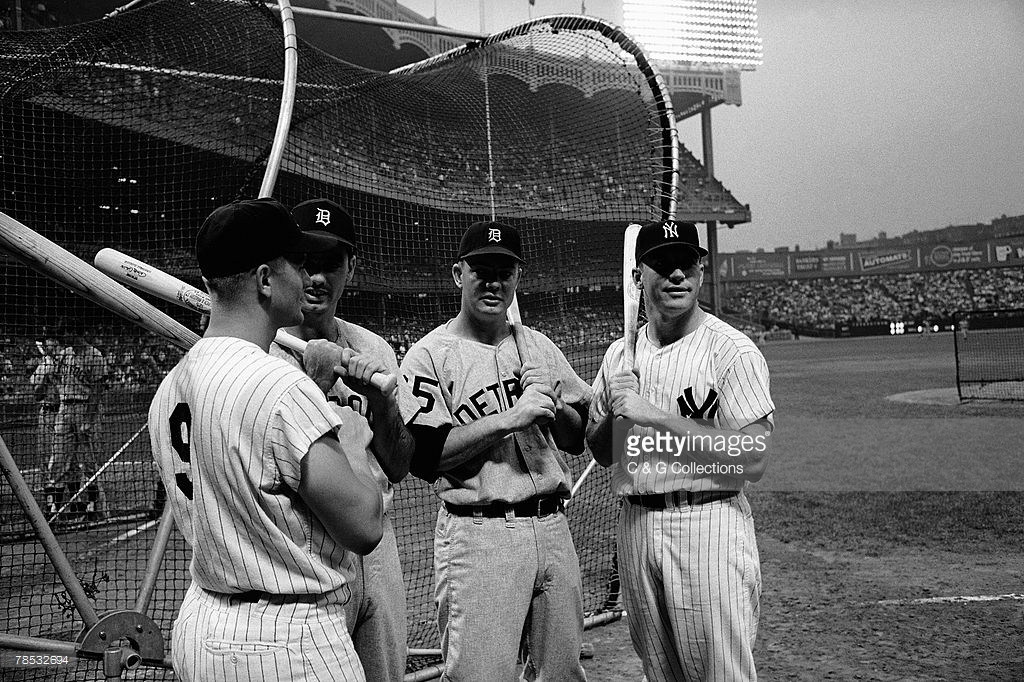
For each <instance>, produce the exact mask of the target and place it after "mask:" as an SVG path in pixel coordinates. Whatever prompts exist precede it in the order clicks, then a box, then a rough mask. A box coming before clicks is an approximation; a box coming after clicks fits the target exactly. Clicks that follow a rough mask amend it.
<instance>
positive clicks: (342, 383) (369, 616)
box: [270, 199, 419, 682]
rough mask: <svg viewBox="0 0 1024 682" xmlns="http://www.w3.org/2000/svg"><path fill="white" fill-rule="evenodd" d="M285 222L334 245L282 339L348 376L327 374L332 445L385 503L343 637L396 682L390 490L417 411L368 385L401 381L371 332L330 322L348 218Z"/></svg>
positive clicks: (397, 605) (401, 470)
mask: <svg viewBox="0 0 1024 682" xmlns="http://www.w3.org/2000/svg"><path fill="white" fill-rule="evenodd" d="M292 217H294V218H295V221H296V222H297V223H298V225H299V227H300V228H301V229H302V230H304V231H306V232H308V233H311V234H316V235H321V236H323V237H325V238H327V239H330V240H332V242H333V247H332V248H331V249H329V250H326V251H322V252H320V253H317V254H315V255H313V254H310V255H307V257H306V271H307V272H308V273H309V278H310V283H309V286H307V287H306V291H305V299H304V301H303V303H302V323H301V324H299V325H298V326H295V327H289V328H288V331H289V332H291V333H292V334H294V335H295V336H298V337H299V338H301V339H304V340H306V341H310V342H313V341H316V340H318V339H323V340H325V341H326V342H328V343H313V344H312V346H311V347H307V350H306V356H307V358H308V359H309V361H310V364H311V365H315V366H328V367H330V366H336V365H344V366H345V367H346V368H347V370H346V373H345V374H346V376H345V379H344V380H341V379H336V377H335V376H334V375H331V374H325V376H326V377H327V380H328V382H329V383H328V384H326V385H324V386H321V388H324V389H325V390H326V392H327V399H328V400H329V401H331V402H332V403H334V404H335V410H336V411H337V412H338V413H339V414H340V415H341V420H342V424H341V427H340V428H339V431H338V437H339V439H341V440H342V441H343V442H345V443H351V444H352V446H353V447H352V451H353V452H358V454H359V457H360V461H358V462H353V463H352V466H353V468H360V467H368V468H369V471H370V473H371V475H372V476H373V479H374V480H375V481H376V482H377V484H378V485H379V486H380V489H381V493H382V494H383V496H384V536H383V538H381V541H380V544H379V545H377V548H376V549H375V550H373V552H371V553H370V554H367V555H366V556H365V557H359V556H356V557H354V559H355V576H354V578H353V580H352V582H351V583H350V585H351V589H352V599H350V600H349V603H348V606H347V613H348V623H349V630H350V632H351V633H352V641H353V642H354V643H355V648H356V653H357V654H358V655H359V660H360V662H362V664H363V670H365V671H366V678H367V679H368V680H375V681H376V680H380V681H381V682H392V681H399V680H402V679H403V678H404V677H405V660H406V634H407V632H406V631H407V624H406V604H405V582H404V580H403V579H402V565H401V562H400V561H399V558H398V542H397V540H396V538H395V529H394V525H393V524H392V522H391V516H390V514H389V511H390V510H391V504H392V500H393V499H394V495H395V493H394V488H393V484H396V483H399V482H400V481H401V480H402V479H403V478H405V476H406V474H407V473H409V461H410V460H411V458H412V453H413V449H414V447H415V442H414V441H413V438H412V435H411V434H410V433H409V431H408V429H406V427H405V422H404V421H403V419H402V409H401V408H402V407H404V408H405V411H406V412H407V413H408V414H410V415H411V414H412V413H413V412H415V411H416V409H417V408H418V407H419V405H418V403H417V401H416V399H415V398H413V397H412V394H411V393H410V392H409V387H408V385H407V384H406V383H405V382H399V385H398V387H397V388H396V389H395V390H394V391H392V392H391V393H390V394H386V395H385V394H383V393H381V392H380V391H379V390H377V389H376V388H374V387H373V386H372V385H371V384H370V383H369V381H368V380H369V377H370V376H372V375H373V373H374V372H383V373H386V374H398V360H397V359H396V358H395V351H394V350H393V349H392V348H391V345H390V344H388V342H387V341H385V340H384V339H382V338H381V337H380V336H378V335H377V334H374V333H373V332H371V331H370V330H368V329H365V328H363V327H361V326H359V325H357V324H354V323H352V322H349V321H347V320H343V319H341V318H339V317H335V315H336V314H337V313H338V312H339V311H338V302H339V301H340V300H341V297H342V294H344V293H345V287H346V286H347V285H348V283H349V282H351V281H352V275H353V274H354V273H355V269H356V234H355V224H354V223H353V221H352V217H351V216H350V215H349V214H348V212H347V211H346V210H345V209H343V208H342V207H341V206H339V205H338V204H336V203H334V202H333V201H330V200H328V199H312V200H310V201H305V202H303V203H301V204H299V205H298V206H296V207H295V208H294V209H292ZM270 353H271V355H276V356H277V357H281V358H284V359H286V360H288V361H289V362H291V363H292V364H294V365H296V366H298V367H300V368H302V367H304V364H303V359H302V356H300V355H298V354H296V353H295V352H294V351H291V350H288V349H287V348H284V347H283V346H280V345H278V344H276V343H275V344H274V345H273V346H272V347H271V350H270Z"/></svg>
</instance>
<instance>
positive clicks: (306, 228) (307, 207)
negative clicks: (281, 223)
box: [292, 199, 356, 253]
mask: <svg viewBox="0 0 1024 682" xmlns="http://www.w3.org/2000/svg"><path fill="white" fill-rule="evenodd" d="M292 217H293V218H295V222H296V223H298V225H299V229H301V230H302V231H303V232H306V233H309V234H316V235H320V236H323V237H327V238H329V239H331V240H332V241H333V243H334V245H335V246H345V247H347V248H348V249H349V251H350V252H351V253H355V252H356V225H355V222H354V221H353V220H352V216H351V215H349V212H348V211H346V210H345V209H344V208H342V207H341V206H339V205H338V204H336V203H334V202H333V201H331V200H330V199H310V200H309V201H303V202H302V203H301V204H298V205H297V206H296V207H295V208H293V209H292Z"/></svg>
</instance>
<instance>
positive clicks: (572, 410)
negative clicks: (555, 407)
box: [551, 405, 587, 455]
mask: <svg viewBox="0 0 1024 682" xmlns="http://www.w3.org/2000/svg"><path fill="white" fill-rule="evenodd" d="M582 407H583V413H585V412H586V407H587V406H586V405H583V406H582ZM583 424H584V417H583V415H582V414H581V410H580V406H577V405H566V406H565V407H564V408H563V409H561V410H559V411H558V413H557V414H556V415H555V420H554V422H552V424H551V435H552V436H553V437H554V439H555V444H557V445H558V447H559V449H561V450H564V451H565V452H568V453H569V454H571V455H578V454H580V453H581V452H583V445H584V442H585V440H586V436H585V430H584V428H583Z"/></svg>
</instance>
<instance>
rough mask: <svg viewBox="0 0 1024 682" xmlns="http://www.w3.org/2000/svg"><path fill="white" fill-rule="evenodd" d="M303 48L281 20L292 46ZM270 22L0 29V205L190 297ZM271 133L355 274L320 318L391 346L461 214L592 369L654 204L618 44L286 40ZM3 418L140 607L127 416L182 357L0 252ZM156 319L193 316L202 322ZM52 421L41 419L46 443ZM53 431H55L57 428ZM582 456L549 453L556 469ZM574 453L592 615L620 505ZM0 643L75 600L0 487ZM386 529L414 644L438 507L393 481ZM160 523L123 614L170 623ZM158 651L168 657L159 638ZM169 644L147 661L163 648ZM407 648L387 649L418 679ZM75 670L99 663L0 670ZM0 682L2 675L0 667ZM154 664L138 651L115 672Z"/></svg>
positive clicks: (291, 200)
mask: <svg viewBox="0 0 1024 682" xmlns="http://www.w3.org/2000/svg"><path fill="white" fill-rule="evenodd" d="M299 37H300V38H301V36H299ZM284 55H285V48H284V41H283V40H282V22H281V19H280V16H279V14H278V13H277V12H274V11H271V10H270V9H268V8H267V7H265V6H264V5H263V3H261V2H235V1H224V0H188V1H186V0H159V1H155V2H150V3H147V4H143V5H141V6H139V7H138V8H136V9H132V10H129V11H126V12H123V13H120V14H117V15H116V16H114V17H112V18H108V19H105V20H102V21H96V22H91V23H88V24H81V25H77V26H72V27H66V28H60V29H53V30H41V31H30V32H6V33H3V36H2V45H0V211H2V212H4V213H6V214H7V215H9V216H11V217H12V218H14V219H16V220H18V221H20V222H21V223H24V224H25V225H26V226H28V227H30V228H32V229H33V230H35V231H37V232H39V233H41V234H42V235H44V236H45V237H47V238H49V239H50V240H52V241H54V242H56V243H57V244H59V245H60V246H63V247H64V248H66V249H68V250H69V251H71V252H73V253H74V254H76V255H78V256H79V257H81V258H82V259H83V260H85V261H87V262H90V263H91V262H92V259H93V257H94V256H95V254H96V253H97V251H99V250H100V249H102V248H104V247H113V248H116V249H118V250H120V251H123V252H125V253H127V254H129V255H131V256H134V257H136V258H138V259H140V260H142V261H146V262H148V263H150V264H152V265H155V266H156V267H158V268H161V269H163V270H166V271H168V272H170V273H171V274H173V275H175V276H177V277H179V278H181V279H183V280H185V281H186V282H189V283H191V284H194V285H196V286H199V287H201V286H202V284H201V280H200V278H199V272H198V268H197V266H196V263H195V260H194V256H193V251H192V245H193V242H194V239H195V235H196V232H197V230H198V228H199V226H200V225H201V223H202V221H203V219H204V218H205V216H206V215H207V214H208V213H209V212H210V211H211V210H212V209H213V208H215V207H216V206H219V205H221V204H224V203H228V202H230V201H232V200H235V199H239V198H251V197H256V196H258V194H259V191H260V187H261V181H262V180H263V178H264V175H265V172H266V170H267V160H268V158H270V157H271V156H272V155H271V151H272V148H273V143H274V139H275V129H276V127H277V125H278V112H279V109H280V108H281V100H282V91H283V86H282V81H283V73H284ZM298 55H299V57H298V59H299V66H298V78H297V86H296V89H295V99H294V108H293V112H292V117H291V129H290V134H289V135H288V137H287V144H286V146H285V147H284V155H283V160H282V163H281V166H280V172H279V173H278V175H277V178H276V185H275V188H274V191H273V194H274V196H275V197H276V198H278V199H279V200H281V201H282V202H284V203H285V204H287V205H294V204H296V203H298V202H300V201H304V200H306V199H310V198H314V197H319V196H324V197H328V198H331V199H333V200H335V201H337V202H338V203H340V204H342V205H344V206H346V207H347V208H348V209H349V210H350V211H351V213H352V215H353V216H354V218H355V221H356V224H357V226H358V234H359V256H360V258H359V267H358V271H357V273H356V277H355V280H354V282H353V283H352V285H351V286H350V287H349V289H348V290H347V291H346V294H345V298H344V300H343V302H342V310H341V313H342V315H343V316H344V317H345V318H347V319H349V320H351V321H353V322H356V323H359V324H362V325H365V326H367V327H368V328H370V329H371V330H373V331H375V332H377V333H379V334H381V335H382V336H383V337H384V338H385V339H386V340H388V341H389V342H390V343H391V344H392V345H393V346H394V348H395V350H396V353H397V354H398V356H399V359H401V356H402V354H403V353H404V352H405V351H406V350H407V349H408V348H409V347H410V345H411V344H412V343H414V342H415V341H416V340H417V339H419V338H420V337H421V336H422V335H423V334H424V333H426V332H427V331H429V330H430V329H432V328H433V327H435V326H437V325H438V324H441V323H443V322H444V321H446V320H447V319H449V318H451V317H453V316H454V315H455V313H456V312H457V310H458V294H457V290H456V289H455V287H454V285H453V284H452V282H451V276H450V271H451V264H452V261H453V260H454V256H455V252H456V248H457V244H458V240H459V236H460V235H461V233H462V231H463V230H464V229H465V228H466V227H467V226H468V225H469V224H470V223H472V222H474V221H477V220H485V219H486V220H490V219H497V220H500V221H503V222H506V223H509V224H512V225H515V226H517V227H518V228H520V230H521V231H522V233H523V235H524V242H525V249H526V258H527V261H528V265H527V269H526V272H525V275H524V278H523V280H522V284H521V286H520V291H519V299H520V305H521V308H522V311H523V316H524V318H525V322H526V324H528V325H531V326H533V327H535V328H537V329H540V330H541V331H543V332H545V333H546V334H547V335H548V336H549V337H551V338H552V340H554V341H555V343H556V344H557V345H558V346H559V347H560V348H561V349H562V350H563V351H564V353H565V354H566V356H567V357H568V358H569V360H570V361H571V362H572V364H573V366H574V367H575V369H576V371H577V372H578V373H579V374H580V376H581V377H582V378H583V379H584V380H586V381H588V382H589V381H591V380H592V379H593V377H594V375H595V373H596V371H597V368H598V366H599V364H600V361H601V358H602V356H603V353H604V351H605V349H606V348H607V346H608V344H609V343H610V342H611V341H612V340H613V339H615V338H617V337H618V336H620V335H621V329H622V321H621V317H622V315H621V296H622V293H621V287H620V281H621V272H620V265H621V262H620V254H621V243H622V232H623V229H624V228H625V226H626V225H627V224H628V223H630V222H644V221H646V220H651V219H658V218H663V217H671V215H672V212H673V211H674V181H675V173H676V164H677V160H676V157H677V151H676V137H675V128H674V121H673V116H672V111H671V105H670V103H669V101H668V98H667V95H666V93H665V92H664V89H663V88H662V87H661V85H660V78H659V77H657V75H656V74H655V73H654V72H653V70H652V69H651V68H650V67H649V65H648V64H647V62H646V60H645V59H644V57H643V55H642V53H641V52H640V50H639V49H638V48H637V47H636V46H635V45H634V44H633V43H632V41H630V40H629V39H628V38H627V37H626V36H624V35H622V34H621V33H620V32H618V31H617V30H616V29H614V28H613V27H611V26H609V25H607V24H604V23H602V22H600V21H598V20H594V19H588V18H583V17H548V18H545V19H539V20H534V21H531V22H529V23H526V24H523V25H520V26H517V27H515V28H513V29H510V30H508V31H506V32H504V33H501V34H497V35H494V36H491V37H489V38H487V39H485V40H481V41H479V42H473V43H469V44H467V45H466V46H465V47H463V48H459V49H456V50H454V51H452V52H450V53H446V54H443V55H440V56H438V57H434V58H432V59H429V60H427V61H424V62H420V63H418V64H415V65H412V66H409V67H406V68H404V69H399V70H397V71H395V72H392V73H379V72H375V71H369V70H365V69H362V68H359V67H356V66H353V65H350V64H347V63H343V62H340V61H338V60H336V59H334V58H332V57H330V56H328V55H326V54H324V53H321V52H318V51H317V50H315V49H314V48H311V47H309V46H308V45H306V44H304V43H302V42H301V40H300V42H299V50H298ZM0 264H2V273H3V274H2V276H0V277H2V284H3V287H2V290H3V301H2V304H3V309H4V313H3V318H2V319H3V322H2V335H3V356H2V361H3V367H2V376H0V389H2V393H0V434H2V437H3V442H4V443H6V445H7V447H8V448H9V450H10V452H11V453H12V454H13V458H14V461H15V462H16V463H17V467H18V469H19V470H20V472H21V474H22V475H23V476H24V479H25V481H26V482H27V484H28V488H29V489H30V490H31V492H32V495H33V496H34V497H35V499H36V500H37V501H38V503H39V505H40V507H41V508H42V510H43V512H44V514H45V515H46V516H47V518H48V520H49V522H50V525H51V526H52V528H53V529H54V531H55V532H56V534H57V538H58V540H59V542H60V544H61V546H62V548H63V550H64V552H65V553H66V554H67V556H68V559H69V560H70V563H71V566H72V567H73V568H74V569H75V573H76V574H77V575H78V577H79V579H80V581H81V583H82V586H83V588H84V591H85V594H86V595H87V596H88V598H89V600H90V601H91V602H92V604H93V605H94V608H95V611H96V612H97V613H99V614H103V613H106V612H111V611H116V610H122V609H132V608H134V607H136V606H139V604H137V601H136V595H137V593H138V591H139V587H140V583H141V582H142V581H143V576H144V575H145V574H146V571H147V567H153V566H155V561H156V560H157V559H159V558H160V557H159V556H152V557H151V556H150V550H151V548H152V547H153V546H154V540H155V537H156V533H157V528H158V517H159V515H160V511H161V508H162V505H163V495H162V491H161V490H160V484H159V482H158V477H157V476H156V473H155V470H154V465H153V461H152V455H151V453H150V447H149V433H148V431H147V429H146V411H147V409H148V406H149V403H150V400H151V397H152V394H153V391H154V390H155V387H156V385H157V384H158V382H159V381H160V379H161V378H162V376H163V375H164V374H165V373H166V372H167V371H168V370H169V369H170V368H171V367H173V366H174V364H175V363H176V362H177V360H178V359H179V358H180V357H181V352H182V351H181V350H180V349H178V348H175V347H173V346H171V345H170V344H169V343H167V342H166V341H164V340H162V339H159V338H158V337H156V336H154V335H152V334H150V333H147V332H145V331H144V330H142V329H140V328H137V327H135V326H133V325H132V324H130V323H128V322H125V321H123V320H121V319H120V318H118V317H116V316H114V315H113V314H111V313H108V312H107V311H105V310H104V309H102V308H100V307H98V306H97V305H95V304H93V303H90V302H88V301H86V300H84V299H83V298H81V297H79V296H77V295H75V294H72V293H70V292H69V291H67V290H65V289H64V288H62V287H61V286H59V285H57V284H55V283H53V282H52V281H51V280H49V279H47V278H46V277H44V276H42V275H40V274H37V273H36V272H35V271H33V270H31V269H29V268H28V267H26V266H24V265H22V264H21V263H20V262H19V261H17V260H15V259H14V258H12V257H11V256H10V255H8V254H3V255H0ZM154 305H156V307H157V308H159V309H161V310H163V311H164V312H166V313H167V314H169V315H171V316H172V317H174V318H175V319H177V320H179V321H180V322H182V323H183V324H184V325H185V326H187V327H189V328H190V329H193V330H198V329H199V328H200V316H199V315H198V314H196V313H192V312H187V311H183V310H182V309H179V308H176V307H174V306H171V305H169V304H165V303H161V302H156V303H155V304H154ZM87 346H92V347H93V348H95V349H96V350H97V351H98V353H97V354H96V355H98V356H100V357H101V358H102V363H100V362H99V361H98V360H94V361H93V364H94V366H92V367H90V368H88V369H87V370H86V369H83V370H82V371H96V372H100V371H101V370H100V369H96V368H97V367H101V368H102V371H101V373H102V375H103V380H102V382H101V383H100V384H99V385H100V386H101V387H102V388H100V389H99V390H97V391H95V392H94V393H93V394H92V395H89V396H87V397H88V401H86V402H87V403H88V404H87V407H86V408H85V409H92V410H97V411H98V420H97V421H96V425H95V426H94V427H93V428H92V429H91V430H90V431H87V432H85V433H74V434H70V435H69V434H68V433H66V432H64V433H57V432H59V431H60V430H61V429H60V427H59V421H60V420H59V419H58V418H57V412H58V410H59V409H63V408H61V407H60V399H59V397H58V386H57V384H58V383H59V376H60V374H61V371H60V366H61V363H62V362H65V361H66V358H67V356H68V352H67V351H66V350H65V349H66V348H68V347H74V348H75V349H76V350H75V351H74V353H75V355H76V356H77V357H83V356H84V355H88V354H89V353H91V351H87V350H85V349H86V347H87ZM55 423H58V428H57V429H56V431H57V432H55ZM72 435H73V437H72ZM588 461H589V457H579V458H574V459H572V466H573V468H574V473H575V474H576V476H579V475H580V474H581V472H582V471H583V470H584V468H585V466H586V464H587V463H588ZM608 487H609V484H608V480H607V474H606V473H605V471H604V470H602V469H601V468H600V467H597V468H596V469H595V470H594V471H593V472H592V473H591V474H590V475H589V476H587V477H586V478H585V480H584V481H583V483H582V485H581V486H580V488H579V491H578V493H577V494H576V496H575V497H574V499H573V500H572V501H571V503H570V505H569V512H568V513H569V515H570V518H571V524H572V530H573V534H574V539H575V543H576V547H577V550H578V552H579V555H580V562H581V567H582V570H583V576H584V590H585V600H586V601H585V609H586V611H587V613H588V615H591V616H593V615H595V614H600V613H602V612H606V611H609V610H615V609H620V608H621V607H620V606H619V605H618V594H617V587H616V585H617V580H616V576H615V569H614V565H613V555H614V519H615V517H616V514H617V507H616V503H615V500H614V498H613V497H612V496H611V494H610V492H609V489H608ZM0 494H2V497H0V518H2V524H0V534H2V535H0V633H2V635H3V636H5V639H4V640H3V641H5V644H4V646H6V647H7V648H10V647H11V646H12V645H11V639H10V637H7V636H25V637H37V638H44V639H51V640H61V641H73V640H74V639H75V638H76V637H78V636H79V634H80V633H81V632H83V625H86V624H88V622H87V621H83V618H82V616H81V614H80V613H78V611H77V610H76V608H75V607H74V605H73V604H72V600H71V597H70V595H69V593H68V591H67V590H66V589H65V588H64V586H63V585H62V583H61V582H60V581H59V580H58V579H57V574H56V573H55V570H54V569H53V567H52V566H51V564H50V561H49V560H48V558H47V556H46V555H45V553H44V551H43V545H42V543H41V542H40V537H39V534H38V533H37V532H36V531H35V530H33V527H32V526H31V525H30V524H29V523H28V521H27V520H26V517H25V515H24V514H23V513H22V511H21V509H20V507H19V506H18V505H17V503H16V501H15V499H14V496H13V493H12V489H11V486H10V485H9V483H8V481H7V480H6V479H3V480H0ZM395 506H396V508H395V512H394V513H395V522H396V527H397V529H398V535H399V545H400V552H401V557H402V561H403V568H404V572H405V577H406V581H407V584H408V603H409V646H410V647H411V648H412V649H436V648H437V646H438V644H437V634H436V629H435V625H434V613H433V597H432V587H433V563H432V537H433V536H432V533H433V525H434V517H435V514H436V510H437V506H438V501H437V498H436V497H435V496H434V494H433V492H432V490H431V489H430V488H429V487H428V486H427V485H426V484H425V483H423V482H422V481H420V480H418V479H414V478H412V477H410V478H408V479H406V480H405V481H404V482H403V483H402V484H400V485H399V486H398V489H397V497H396V505H395ZM189 554H190V552H189V550H188V548H187V547H186V546H185V543H184V541H183V540H182V539H181V537H180V536H179V535H178V534H177V532H176V531H175V532H174V533H173V534H172V536H171V539H170V542H169V545H168V548H167V551H166V552H164V553H163V556H162V563H161V564H160V565H159V571H158V572H157V573H155V576H156V584H155V591H154V592H153V596H152V599H151V600H148V603H147V604H144V606H146V607H148V608H147V609H146V613H147V614H148V616H149V617H150V618H152V619H153V621H154V622H155V623H156V624H157V625H158V626H159V628H160V630H161V631H162V634H163V637H164V638H165V639H169V635H170V628H171V623H172V621H173V619H174V616H175V614H176V612H177V608H178V605H179V603H180V601H181V599H182V597H183V594H184V591H185V589H186V587H187V585H188V581H189V577H188V561H189ZM165 646H169V643H168V644H166V645H165ZM165 654H169V652H168V651H166V650H165ZM418 665H422V663H417V657H415V656H413V657H411V658H410V667H411V668H415V667H416V666H418ZM55 671H56V673H57V676H58V678H61V676H64V677H66V678H69V679H99V678H101V677H102V675H103V671H102V665H101V663H100V662H99V661H98V660H96V659H95V658H94V657H92V658H91V657H88V656H85V657H83V658H81V659H80V660H79V661H78V663H77V664H76V665H69V666H62V667H58V668H47V669H38V670H32V671H30V670H24V671H20V672H17V673H16V674H17V676H18V677H17V679H51V678H52V677H53V675H54V673H55ZM7 672H11V671H9V670H6V669H5V670H4V673H5V674H6V673H7ZM133 675H134V676H137V677H139V678H145V679H150V678H153V677H157V678H160V677H165V676H166V677H170V676H171V673H170V671H169V670H162V669H159V668H148V667H143V668H142V669H140V670H139V671H137V672H135V673H128V676H129V677H130V678H131V677H132V676H133Z"/></svg>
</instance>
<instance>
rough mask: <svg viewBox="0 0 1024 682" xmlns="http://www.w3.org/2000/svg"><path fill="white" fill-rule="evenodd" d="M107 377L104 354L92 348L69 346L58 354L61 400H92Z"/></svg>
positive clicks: (58, 380) (58, 379)
mask: <svg viewBox="0 0 1024 682" xmlns="http://www.w3.org/2000/svg"><path fill="white" fill-rule="evenodd" d="M106 375H107V361H106V360H105V359H104V358H103V353H101V352H99V351H98V350H97V349H96V348H93V347H92V346H80V347H79V348H77V349H76V348H74V347H72V346H68V347H67V348H65V349H64V350H62V351H60V352H59V353H58V354H57V390H58V392H59V393H60V399H61V400H68V401H75V400H79V401H80V400H90V399H92V398H95V397H97V396H98V394H99V390H100V388H101V387H102V381H103V379H104V377H106Z"/></svg>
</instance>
